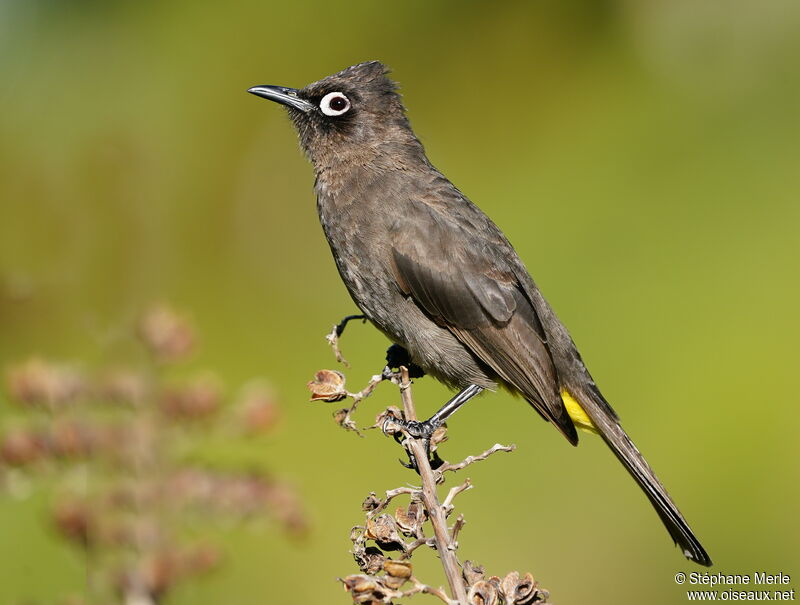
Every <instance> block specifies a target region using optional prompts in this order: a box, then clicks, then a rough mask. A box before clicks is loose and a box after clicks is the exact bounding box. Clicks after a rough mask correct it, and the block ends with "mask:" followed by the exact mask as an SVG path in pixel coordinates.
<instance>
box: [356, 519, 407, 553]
mask: <svg viewBox="0 0 800 605" xmlns="http://www.w3.org/2000/svg"><path fill="white" fill-rule="evenodd" d="M364 535H365V536H366V537H367V539H369V540H375V542H377V543H378V545H379V546H380V547H382V548H384V550H396V547H397V546H398V545H401V544H403V540H402V538H401V537H400V534H399V533H398V532H397V523H396V522H395V520H394V519H393V518H392V517H391V516H389V515H378V516H377V517H375V518H374V519H367V530H366V531H365V532H364Z"/></svg>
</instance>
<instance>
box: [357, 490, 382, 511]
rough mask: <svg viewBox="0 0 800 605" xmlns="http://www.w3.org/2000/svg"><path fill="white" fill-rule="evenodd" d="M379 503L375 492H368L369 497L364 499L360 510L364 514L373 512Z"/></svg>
mask: <svg viewBox="0 0 800 605" xmlns="http://www.w3.org/2000/svg"><path fill="white" fill-rule="evenodd" d="M380 504H381V501H380V499H378V496H376V495H375V492H370V493H369V496H367V497H366V498H365V499H364V502H362V503H361V510H363V511H364V512H365V513H368V512H370V511H373V510H375V509H376V508H378V506H380Z"/></svg>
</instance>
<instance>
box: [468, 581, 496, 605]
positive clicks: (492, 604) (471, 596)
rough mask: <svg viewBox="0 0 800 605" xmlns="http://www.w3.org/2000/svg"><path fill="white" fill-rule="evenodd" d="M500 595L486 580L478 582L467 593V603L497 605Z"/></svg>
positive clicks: (472, 604)
mask: <svg viewBox="0 0 800 605" xmlns="http://www.w3.org/2000/svg"><path fill="white" fill-rule="evenodd" d="M499 602H500V595H499V591H498V590H497V587H496V586H495V585H494V584H492V583H491V582H487V581H486V580H478V581H477V582H475V584H473V585H472V586H471V587H470V589H469V593H467V603H469V604H470V605H498V603H499Z"/></svg>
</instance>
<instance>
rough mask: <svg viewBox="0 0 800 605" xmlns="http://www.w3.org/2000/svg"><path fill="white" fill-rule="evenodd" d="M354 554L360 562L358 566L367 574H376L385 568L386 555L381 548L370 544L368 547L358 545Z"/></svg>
mask: <svg viewBox="0 0 800 605" xmlns="http://www.w3.org/2000/svg"><path fill="white" fill-rule="evenodd" d="M353 556H354V558H355V560H356V563H358V568H359V569H360V570H361V571H363V572H364V573H367V574H370V575H372V574H376V573H378V572H379V571H381V570H382V569H383V564H384V562H385V561H386V557H385V556H384V555H383V553H382V552H381V550H380V549H379V548H376V547H374V546H368V547H367V548H363V547H356V549H355V550H354V551H353Z"/></svg>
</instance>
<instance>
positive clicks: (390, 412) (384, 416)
mask: <svg viewBox="0 0 800 605" xmlns="http://www.w3.org/2000/svg"><path fill="white" fill-rule="evenodd" d="M404 418H405V415H404V414H403V412H402V411H401V410H400V408H398V407H397V406H394V405H390V406H389V407H388V408H386V409H385V410H383V411H382V412H381V413H380V414H378V415H377V416H376V417H375V424H374V425H373V426H374V427H376V428H380V429H381V430H382V431H383V432H384V434H385V435H395V434H397V433H400V432H401V429H400V425H398V424H397V423H396V422H392V421H393V420H403V419H404Z"/></svg>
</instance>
